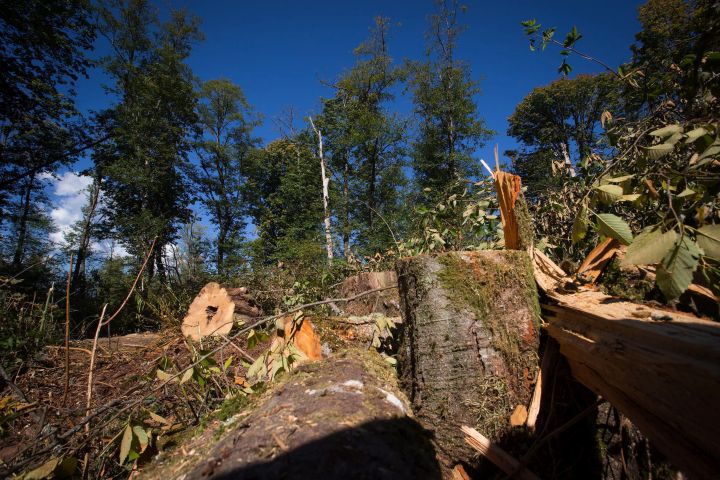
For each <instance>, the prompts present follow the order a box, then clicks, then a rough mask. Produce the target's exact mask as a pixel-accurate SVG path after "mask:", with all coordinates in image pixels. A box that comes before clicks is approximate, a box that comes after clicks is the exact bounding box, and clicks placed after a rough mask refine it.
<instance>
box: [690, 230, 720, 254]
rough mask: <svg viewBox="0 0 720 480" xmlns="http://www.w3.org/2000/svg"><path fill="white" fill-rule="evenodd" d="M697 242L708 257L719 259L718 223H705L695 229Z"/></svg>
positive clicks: (719, 234) (719, 235)
mask: <svg viewBox="0 0 720 480" xmlns="http://www.w3.org/2000/svg"><path fill="white" fill-rule="evenodd" d="M696 233H697V236H696V238H697V242H698V244H699V245H700V248H702V249H703V253H704V254H705V255H707V256H708V257H712V258H715V259H717V260H720V225H705V226H704V227H702V228H699V229H698V230H696Z"/></svg>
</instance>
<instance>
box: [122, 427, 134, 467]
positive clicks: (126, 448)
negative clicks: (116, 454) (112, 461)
mask: <svg viewBox="0 0 720 480" xmlns="http://www.w3.org/2000/svg"><path fill="white" fill-rule="evenodd" d="M132 439H133V431H132V428H130V425H128V426H127V427H125V431H124V432H123V436H122V440H121V441H120V465H122V464H123V463H125V459H127V457H128V454H129V453H130V447H131V446H132Z"/></svg>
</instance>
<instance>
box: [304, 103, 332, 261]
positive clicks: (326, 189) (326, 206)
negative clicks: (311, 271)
mask: <svg viewBox="0 0 720 480" xmlns="http://www.w3.org/2000/svg"><path fill="white" fill-rule="evenodd" d="M308 118H309V120H310V125H311V126H312V129H313V130H314V131H315V134H316V135H317V137H318V157H319V158H320V176H321V178H322V196H323V212H324V213H325V246H326V248H327V258H328V264H332V259H333V244H332V232H331V230H330V179H329V178H328V176H327V175H326V173H325V168H326V166H325V157H324V156H323V139H322V132H321V131H320V130H318V129H317V128H315V124H314V123H313V120H312V117H308Z"/></svg>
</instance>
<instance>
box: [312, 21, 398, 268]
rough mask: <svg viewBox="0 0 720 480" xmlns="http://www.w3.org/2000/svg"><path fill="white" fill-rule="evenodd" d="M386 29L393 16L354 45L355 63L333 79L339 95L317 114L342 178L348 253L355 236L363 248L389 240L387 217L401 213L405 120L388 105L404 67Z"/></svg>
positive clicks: (383, 244) (342, 214)
mask: <svg viewBox="0 0 720 480" xmlns="http://www.w3.org/2000/svg"><path fill="white" fill-rule="evenodd" d="M388 34H389V20H388V19H387V18H383V17H377V18H376V19H375V25H374V26H373V28H372V29H371V31H370V36H369V38H368V39H367V40H366V41H364V42H363V43H361V44H360V45H359V46H358V47H357V48H356V49H355V56H356V57H357V61H356V64H355V66H354V67H353V68H352V69H351V70H350V71H349V72H347V73H346V74H345V75H343V76H342V77H341V79H340V80H339V81H338V82H337V83H336V84H335V88H336V94H335V97H333V98H331V99H328V100H325V101H324V102H323V114H322V116H321V117H320V118H319V120H318V123H319V124H320V125H322V128H323V131H325V132H326V133H327V138H328V141H327V146H328V152H329V153H330V156H331V164H332V166H333V170H334V171H335V172H336V173H335V174H336V176H337V177H340V178H341V181H340V182H338V184H339V185H340V187H341V191H340V197H341V199H342V200H341V202H340V205H341V208H340V209H339V210H338V209H336V210H338V211H339V214H340V222H341V231H342V235H343V250H344V253H345V255H346V256H348V255H349V249H350V237H351V236H353V237H354V238H355V243H356V246H357V247H359V248H360V250H361V251H363V252H362V253H365V252H367V253H374V252H375V251H377V250H380V249H384V248H387V247H388V246H390V245H391V241H392V240H391V239H392V235H391V234H390V233H389V232H388V227H387V225H386V224H385V222H386V221H387V220H390V221H391V222H393V221H394V217H395V216H396V215H397V214H398V209H399V207H398V204H399V190H400V189H401V188H402V186H403V185H404V183H405V176H404V175H403V172H402V166H403V156H404V149H403V148H402V147H403V145H402V142H403V140H404V131H405V128H406V124H405V122H403V121H401V120H400V119H399V118H398V116H397V115H394V114H392V113H391V112H390V109H389V103H390V102H392V100H393V98H394V95H393V89H394V88H395V87H396V86H397V85H398V84H399V82H400V81H401V80H402V79H403V78H404V69H401V68H398V67H396V66H394V65H393V62H392V58H391V57H390V54H389V51H388ZM382 219H385V220H382Z"/></svg>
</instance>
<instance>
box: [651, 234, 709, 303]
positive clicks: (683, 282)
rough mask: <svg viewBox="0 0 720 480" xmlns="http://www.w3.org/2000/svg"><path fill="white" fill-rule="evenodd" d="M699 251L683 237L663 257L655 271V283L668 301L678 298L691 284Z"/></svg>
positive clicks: (694, 244)
mask: <svg viewBox="0 0 720 480" xmlns="http://www.w3.org/2000/svg"><path fill="white" fill-rule="evenodd" d="M700 255H701V251H700V249H699V248H698V246H697V244H696V243H695V242H694V241H693V240H691V239H690V238H688V236H687V235H685V236H684V237H683V238H682V239H681V240H679V241H678V242H677V243H676V244H675V248H673V249H671V250H670V252H668V254H667V255H666V256H665V258H664V259H663V261H662V264H661V265H660V267H658V269H657V277H656V282H657V285H658V287H659V288H660V291H661V292H662V293H663V295H665V298H667V299H668V300H674V299H676V298H678V297H679V296H680V295H682V293H683V292H684V291H685V290H687V287H688V286H689V285H690V283H691V282H692V278H693V273H694V272H695V269H696V268H697V266H698V261H699V259H700Z"/></svg>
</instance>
